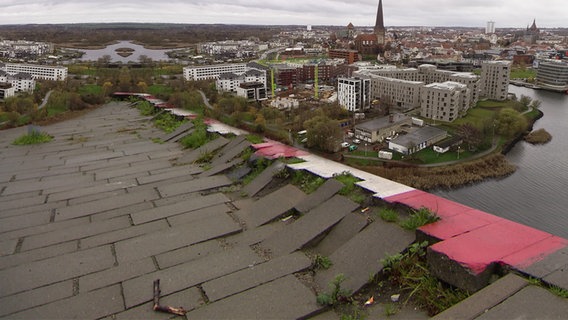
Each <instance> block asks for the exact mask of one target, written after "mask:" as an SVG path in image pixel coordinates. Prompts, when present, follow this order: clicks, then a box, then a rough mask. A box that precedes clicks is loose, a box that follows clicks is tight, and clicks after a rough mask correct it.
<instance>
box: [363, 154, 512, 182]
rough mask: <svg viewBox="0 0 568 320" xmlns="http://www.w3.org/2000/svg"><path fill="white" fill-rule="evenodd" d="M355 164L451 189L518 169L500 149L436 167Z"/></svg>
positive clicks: (399, 178)
mask: <svg viewBox="0 0 568 320" xmlns="http://www.w3.org/2000/svg"><path fill="white" fill-rule="evenodd" d="M354 167H355V168H357V169H360V170H363V171H366V172H369V173H372V174H375V175H378V176H381V177H383V178H386V179H389V180H393V181H396V182H399V183H402V184H404V185H407V186H410V187H413V188H416V189H420V190H425V191H427V190H434V189H446V190H448V189H454V188H458V187H461V186H466V185H472V184H475V183H479V182H482V181H484V180H486V179H498V178H503V177H506V176H509V175H511V174H513V173H514V172H515V170H516V167H515V165H513V164H511V163H510V162H509V161H508V160H507V159H506V158H505V156H504V155H503V154H500V153H493V154H490V155H488V156H486V157H483V158H481V159H477V160H473V161H468V162H465V163H458V164H455V165H450V166H443V167H434V168H421V167H386V166H357V165H355V166H354Z"/></svg>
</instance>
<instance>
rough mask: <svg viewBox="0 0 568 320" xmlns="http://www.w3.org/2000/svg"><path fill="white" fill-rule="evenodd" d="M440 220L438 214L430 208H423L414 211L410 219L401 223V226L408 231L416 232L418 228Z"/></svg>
mask: <svg viewBox="0 0 568 320" xmlns="http://www.w3.org/2000/svg"><path fill="white" fill-rule="evenodd" d="M438 220H440V217H438V216H437V215H436V213H434V212H432V211H430V210H429V209H428V208H425V207H422V208H420V209H418V210H414V211H413V212H412V213H411V214H410V217H408V218H407V219H406V220H403V221H401V222H400V226H401V227H403V228H404V229H407V230H416V229H417V228H419V227H421V226H424V225H427V224H429V223H432V222H436V221H438Z"/></svg>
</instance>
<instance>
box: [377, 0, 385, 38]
mask: <svg viewBox="0 0 568 320" xmlns="http://www.w3.org/2000/svg"><path fill="white" fill-rule="evenodd" d="M385 33H386V32H385V23H384V20H383V0H379V8H378V9H377V21H376V22H375V35H376V36H377V45H384V44H385Z"/></svg>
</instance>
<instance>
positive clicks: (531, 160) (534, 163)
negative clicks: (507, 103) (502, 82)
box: [433, 86, 568, 239]
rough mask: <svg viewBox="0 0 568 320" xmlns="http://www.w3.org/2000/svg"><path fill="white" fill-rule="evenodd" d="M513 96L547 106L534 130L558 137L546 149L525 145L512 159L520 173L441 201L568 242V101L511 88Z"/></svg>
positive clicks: (447, 193) (459, 191)
mask: <svg viewBox="0 0 568 320" xmlns="http://www.w3.org/2000/svg"><path fill="white" fill-rule="evenodd" d="M509 92H511V93H515V94H516V95H517V97H519V98H520V96H521V95H526V96H529V97H531V98H534V99H538V100H540V101H541V102H542V104H541V107H540V109H541V110H542V111H543V113H544V117H543V118H541V119H540V120H538V121H537V122H536V123H535V126H534V129H535V130H536V129H539V128H544V129H546V131H548V132H549V133H550V134H551V135H552V141H551V142H549V143H548V144H545V145H537V146H534V145H531V144H528V143H526V142H519V143H518V144H517V145H516V146H515V147H514V148H513V149H512V150H511V151H510V152H509V153H508V154H507V158H508V159H509V161H511V162H512V163H514V164H515V165H517V167H518V169H517V171H516V172H515V173H514V174H513V175H511V176H509V177H506V178H504V179H500V180H491V181H487V182H483V183H481V184H477V185H474V186H469V187H464V188H460V189H457V190H452V191H435V192H433V193H434V194H436V195H439V196H442V197H444V198H447V199H450V200H453V201H456V202H459V203H462V204H465V205H467V206H470V207H473V208H477V209H480V210H483V211H485V212H488V213H492V214H495V215H497V216H500V217H503V218H507V219H509V220H513V221H516V222H519V223H522V224H525V225H528V226H531V227H534V228H536V229H540V230H543V231H546V232H549V233H552V234H555V235H558V236H561V237H563V238H567V239H568V95H565V94H560V93H554V92H548V91H542V90H533V89H528V88H523V87H515V86H510V87H509Z"/></svg>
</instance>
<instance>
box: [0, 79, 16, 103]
mask: <svg viewBox="0 0 568 320" xmlns="http://www.w3.org/2000/svg"><path fill="white" fill-rule="evenodd" d="M15 94H16V90H15V88H14V87H13V86H12V84H10V83H6V82H2V81H1V80H0V100H4V99H6V98H9V97H13V96H14V95H15Z"/></svg>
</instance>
